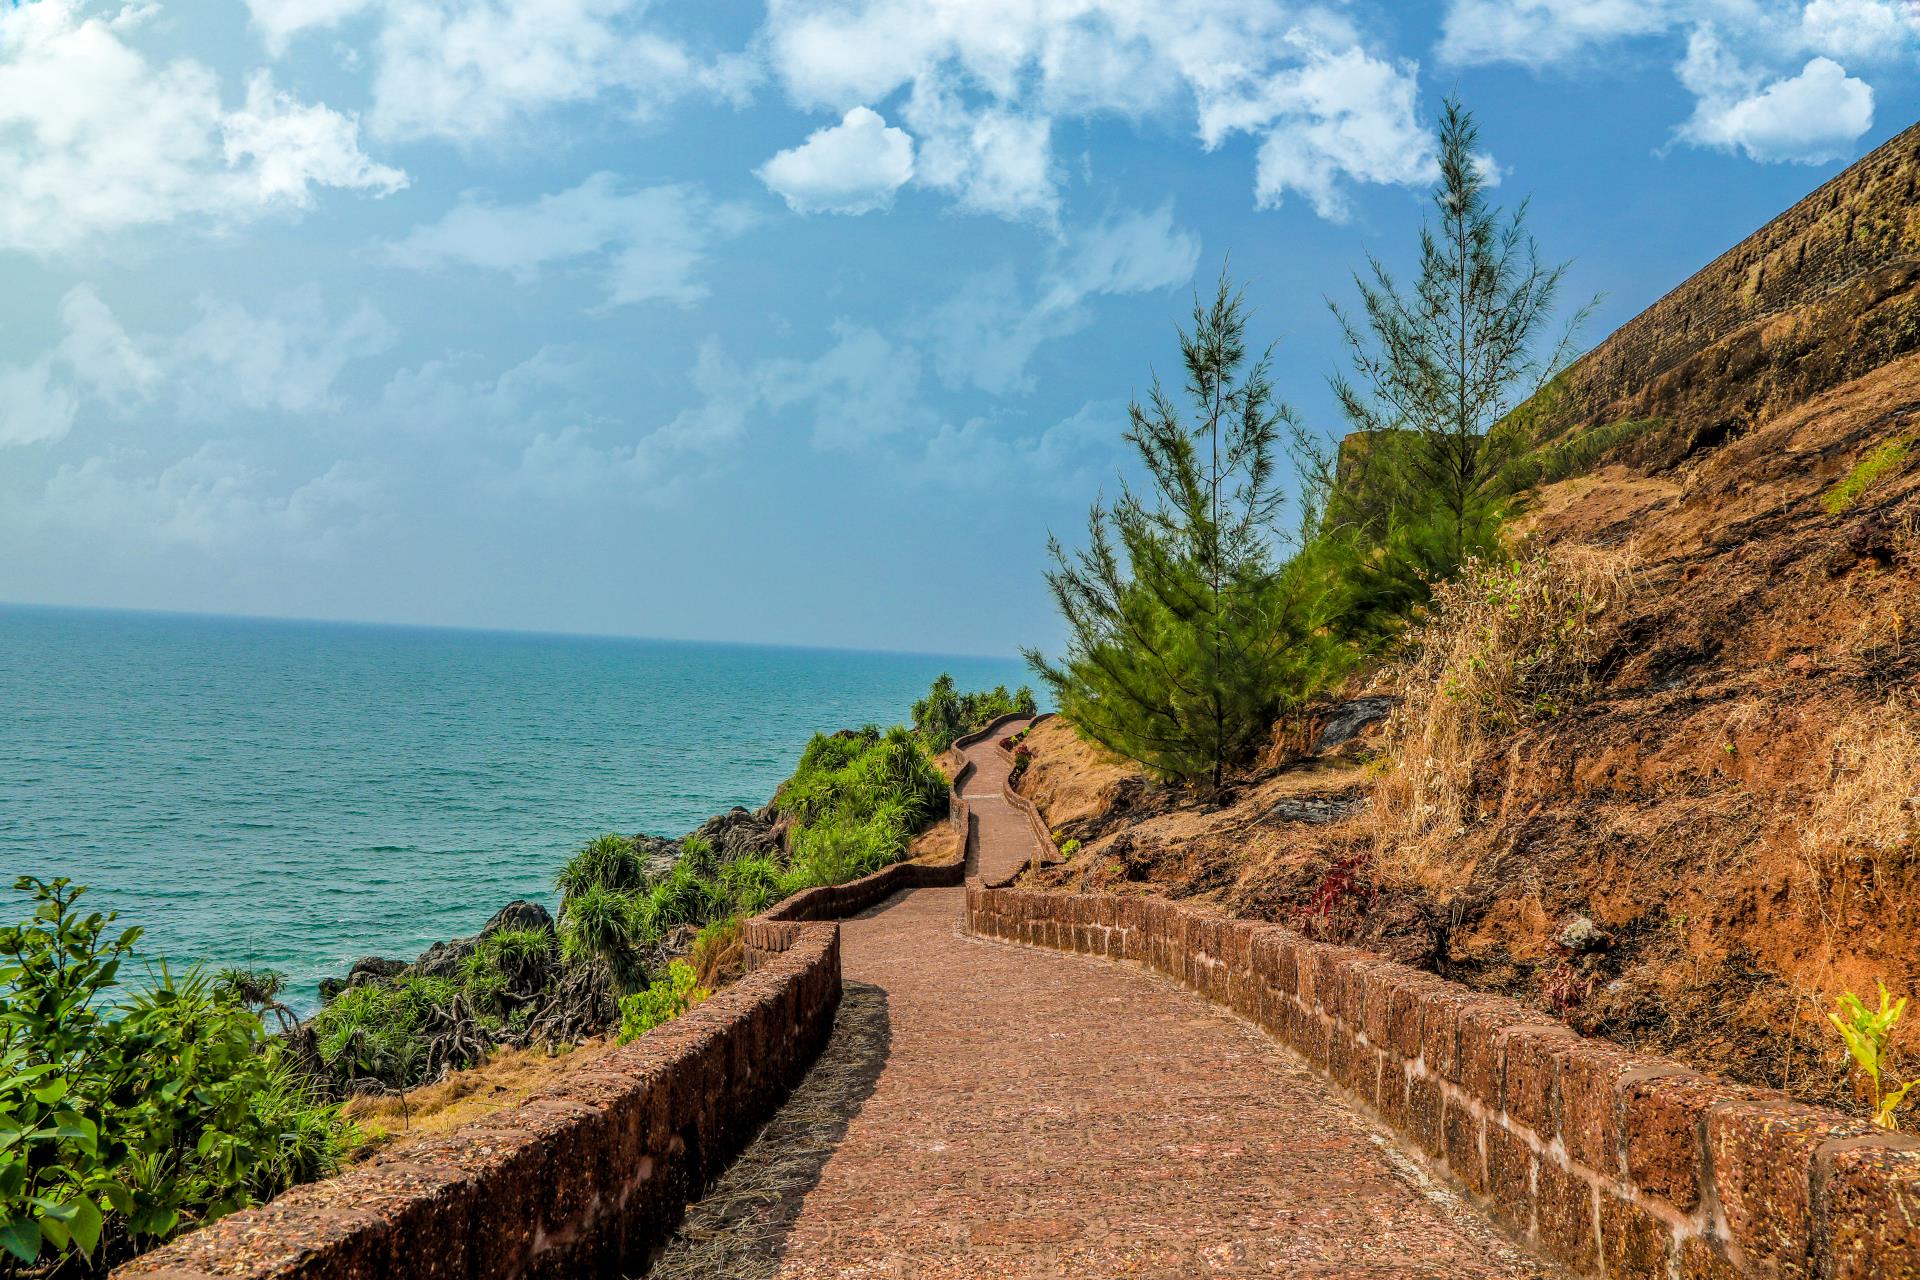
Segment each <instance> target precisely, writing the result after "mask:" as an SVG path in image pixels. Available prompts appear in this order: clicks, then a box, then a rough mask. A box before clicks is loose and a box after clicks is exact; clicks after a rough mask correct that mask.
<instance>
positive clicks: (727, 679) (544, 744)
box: [0, 606, 1027, 1005]
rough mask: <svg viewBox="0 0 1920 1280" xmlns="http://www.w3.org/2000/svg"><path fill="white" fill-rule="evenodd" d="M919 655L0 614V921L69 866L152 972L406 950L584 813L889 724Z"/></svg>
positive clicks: (542, 892)
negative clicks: (138, 939)
mask: <svg viewBox="0 0 1920 1280" xmlns="http://www.w3.org/2000/svg"><path fill="white" fill-rule="evenodd" d="M942 671H951V672H952V673H953V675H954V678H955V679H956V680H957V681H958V682H959V683H960V685H961V687H962V688H972V687H978V686H983V685H993V684H999V683H1006V684H1008V685H1010V686H1011V685H1016V684H1019V683H1022V682H1023V681H1025V680H1026V679H1027V675H1026V672H1025V670H1024V668H1023V667H1022V664H1021V663H1020V662H1019V661H1018V660H1015V659H992V658H964V657H940V656H929V655H923V654H899V653H864V652H853V651H835V650H820V649H794V648H768V647H759V646H747V645H723V644H699V643H681V642H673V641H656V640H627V639H602V638H588V637H573V636H553V635H532V634H516V633H500V632H477V631H455V630H441V629H427V628H410V627H382V626H362V625H349V624H333V623H315V622H284V621H268V620H255V619H239V618H213V617H197V616H184V615H170V614H141V613H122V612H108V611H96V610H70V609H44V608H30V607H22V606H0V871H3V872H4V873H5V876H4V882H3V883H0V893H3V894H5V896H6V898H8V899H13V901H7V902H6V903H5V906H6V910H5V911H4V912H0V917H4V918H5V919H8V920H11V919H15V918H18V917H19V916H20V915H21V914H23V912H22V911H21V910H20V904H21V903H24V901H25V898H24V896H23V895H17V894H14V893H13V892H12V891H11V889H10V887H9V886H11V884H12V882H13V880H14V878H15V877H16V876H17V875H20V874H22V873H27V872H31V873H34V874H37V875H40V876H46V877H51V876H56V875H62V876H69V877H71V878H72V879H74V880H76V881H78V882H81V883H84V884H86V885H89V886H90V887H91V889H92V892H91V893H90V894H89V897H88V900H89V902H91V903H92V904H93V905H94V906H96V907H98V908H101V909H109V908H110V909H113V910H117V911H119V912H120V914H121V917H122V923H124V924H138V925H141V926H143V927H144V928H145V929H146V931H147V933H146V937H145V940H144V941H143V943H142V950H143V952H144V953H145V954H146V955H147V956H148V957H151V958H156V959H157V958H158V957H161V956H165V957H167V958H168V959H169V960H170V961H171V962H173V963H175V964H180V963H185V962H192V961H209V962H212V963H215V964H240V963H252V964H260V965H268V966H271V967H273V968H277V969H280V970H282V971H284V972H285V973H286V974H287V975H288V977H289V978H290V979H291V980H292V982H293V984H294V986H295V989H296V994H297V995H298V996H299V1003H300V1004H301V1005H308V1004H310V1003H311V1002H312V1000H313V998H314V984H315V983H316V982H317V980H318V979H319V978H320V977H322V976H323V975H326V974H332V973H342V972H344V971H345V969H346V967H347V966H348V964H350V963H351V962H352V961H353V960H354V959H355V958H356V957H359V956H363V955H369V954H378V955H389V956H401V957H409V958H410V957H412V956H413V955H415V954H416V953H418V952H419V951H420V950H422V949H423V948H425V947H426V946H427V945H428V944H429V943H431V942H433V941H435V940H436V939H440V938H447V937H453V936H457V935H461V934H467V933H471V932H473V931H474V930H475V929H476V928H478V927H479V926H480V925H481V924H482V923H484V922H485V921H486V919H487V917H488V916H490V915H492V914H493V912H494V911H495V910H496V909H498V908H499V907H500V906H502V905H503V904H505V903H506V902H507V901H509V900H510V899H513V898H532V899H535V900H538V901H542V902H545V903H547V904H548V905H549V906H551V905H553V893H552V886H553V877H554V873H555V871H556V870H557V869H558V868H559V866H560V864H561V862H562V861H563V860H564V859H565V858H566V856H567V854H568V853H569V852H570V851H572V850H573V849H575V848H577V847H578V846H579V845H580V844H582V843H583V842H585V841H586V840H587V839H589V838H590V837H592V836H594V835H596V834H598V833H600V832H603V831H621V832H633V831H646V832H648V833H650V834H655V835H678V834H680V833H681V832H683V831H685V830H687V829H688V828H690V827H693V826H695V825H697V824H698V823H699V822H701V821H702V820H704V819H705V818H706V817H707V816H708V815H710V814H713V813H716V812H719V811H720V810H723V809H726V808H728V807H730V806H732V805H736V804H741V805H746V806H748V807H750V808H752V807H757V806H759V805H760V804H762V803H764V802H765V801H766V800H767V798H768V796H769V795H770V794H771V793H772V791H773V788H774V787H775V786H776V785H778V784H779V783H780V782H781V781H782V780H783V779H785V778H786V777H787V775H788V774H789V773H791V772H792V769H793V765H794V762H795V760H796V759H797V758H798V756H799V753H800V750H801V748H802V747H803V746H805V744H806V741H807V738H808V736H809V735H811V734H812V733H813V732H814V731H815V730H819V729H835V728H840V727H843V726H853V725H860V724H864V723H868V722H874V723H879V724H890V723H894V722H896V721H901V720H904V719H906V718H907V716H908V714H909V712H910V710H911V707H912V703H913V700H914V699H915V698H916V697H917V696H919V695H920V694H921V693H923V692H924V691H925V689H926V687H927V685H928V684H929V683H930V682H931V681H932V679H933V678H934V677H935V676H936V675H938V674H939V673H940V672H942Z"/></svg>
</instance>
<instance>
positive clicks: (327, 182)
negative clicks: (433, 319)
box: [0, 0, 407, 254]
mask: <svg viewBox="0 0 1920 1280" xmlns="http://www.w3.org/2000/svg"><path fill="white" fill-rule="evenodd" d="M138 25H139V24H138V22H137V21H133V20H131V19H130V15H129V14H128V12H127V11H125V10H123V11H122V12H121V13H120V14H119V15H116V16H114V17H106V16H99V15H95V16H83V15H82V12H81V5H80V4H79V3H78V0H36V2H35V3H32V4H25V5H18V6H9V7H7V8H3V9H0V241H3V242H4V243H6V244H7V245H9V246H11V247H13V248H17V249H24V250H26V251H28V252H32V253H40V254H46V253H53V252H59V251H64V250H68V249H71V248H73V247H75V246H77V245H82V244H86V243H88V242H89V241H91V240H92V239H93V238H94V237H97V236H99V235H102V234H105V233H110V232H115V231H119V230H122V229H124V228H128V227H135V226H143V225H157V224H164V223H171V222H176V221H180V220H183V219H190V218H192V219H200V220H204V221H206V222H208V223H210V224H212V225H214V226H227V225H232V224H235V223H238V222H243V221H247V220H249V219H252V218H256V217H259V216H261V215H262V214H264V213H267V212H270V211H272V210H275V209H303V208H306V207H308V206H310V205H311V204H312V203H313V199H314V190H315V188H319V187H336V188H344V189H349V190H357V191H365V192H371V193H373V194H375V195H384V194H387V193H390V192H393V191H396V190H398V189H399V188H400V187H402V186H404V185H405V184H406V181H407V179H406V175H405V174H403V173H401V172H400V171H399V170H398V169H394V168H390V167H388V166H386V165H383V164H379V163H377V162H375V161H374V160H372V159H371V158H369V157H368V156H367V155H366V154H365V153H364V152H362V150H361V148H360V141H359V125H358V123H357V122H356V121H355V120H354V119H353V117H351V116H348V115H343V114H341V113H340V112H337V111H334V110H332V109H331V108H329V107H326V106H322V105H318V104H306V103H302V102H300V101H298V100H297V99H295V98H293V97H291V96H290V95H288V94H285V93H282V92H280V91H278V90H276V89H274V87H273V85H272V82H271V81H270V80H269V79H267V78H266V76H265V75H264V73H262V74H258V75H256V76H255V77H254V78H253V79H252V80H251V81H250V83H249V85H248V88H247V95H246V100H245V102H244V104H243V105H242V106H240V107H238V108H237V109H228V108H227V107H226V106H225V105H224V104H223V103H222V101H221V94H220V86H219V82H218V79H217V78H216V77H215V76H214V74H213V73H212V72H211V71H210V70H208V69H207V68H206V67H204V66H202V65H201V64H200V63H198V62H195V61H193V60H192V59H190V58H178V59H175V60H173V61H171V62H166V63H155V62H152V61H150V60H149V59H148V58H147V57H146V56H144V55H143V54H142V53H141V52H140V51H139V50H138V49H136V48H134V47H133V45H131V44H130V43H128V41H127V39H126V38H125V37H126V36H127V35H128V34H129V33H130V32H131V31H132V30H133V29H134V28H136V27H137V26H138Z"/></svg>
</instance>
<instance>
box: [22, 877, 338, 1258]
mask: <svg viewBox="0 0 1920 1280" xmlns="http://www.w3.org/2000/svg"><path fill="white" fill-rule="evenodd" d="M14 888H15V889H17V890H19V891H21V892H24V893H29V894H32V895H33V900H34V914H33V916H32V917H31V918H30V919H29V920H27V921H25V922H24V923H22V924H20V925H16V926H13V927H10V928H6V929H0V1275H8V1274H13V1273H15V1272H16V1271H17V1270H18V1269H19V1268H20V1267H23V1266H35V1265H39V1264H45V1263H48V1262H51V1261H54V1260H56V1259H65V1260H66V1261H67V1264H68V1266H67V1268H66V1271H64V1272H63V1274H65V1273H73V1274H81V1275H90V1274H98V1273H103V1272H104V1271H105V1269H106V1268H107V1267H109V1266H111V1265H113V1264H115V1263H117V1262H118V1261H120V1260H122V1259H124V1258H125V1257H127V1256H130V1255H131V1254H132V1253H133V1252H134V1251H135V1250H136V1249H137V1248H140V1247H144V1246H145V1245H147V1244H151V1243H154V1242H157V1241H159V1240H162V1239H165V1238H166V1237H168V1236H170V1235H173V1234H174V1233H176V1232H178V1231H179V1230H181V1229H183V1228H185V1227H188V1226H192V1225H194V1224H196V1223H200V1222H205V1221H210V1220H212V1219H213V1218H216V1217H219V1216H221V1215H223V1214H225V1213H228V1212H231V1211H232V1210H233V1209H236V1208H239V1207H241V1206H242V1205H245V1204H248V1203H250V1202H252V1201H255V1200H260V1199H265V1198H267V1197H269V1196H271V1195H274V1194H276V1193H277V1192H279V1191H281V1190H283V1189H284V1188H286V1187H287V1186H290V1185H292V1184H294V1183H296V1182H304V1181H310V1180H312V1179H314V1178H317V1177H322V1176H324V1175H326V1174H327V1173H329V1172H331V1171H332V1170H333V1168H334V1167H335V1166H336V1165H337V1163H338V1160H339V1157H340V1153H341V1151H342V1149H343V1146H344V1144H345V1142H346V1140H347V1137H348V1135H349V1133H350V1129H349V1127H348V1126H347V1125H345V1123H344V1122H343V1121H341V1119H340V1116H339V1111H338V1109H337V1108H335V1107H332V1106H328V1105H326V1104H324V1103H321V1102H318V1101H316V1100H315V1099H314V1098H313V1096H312V1094H311V1092H310V1091H309V1089H308V1088H307V1086H306V1083H305V1080H304V1077H302V1076H300V1075H299V1074H298V1073H296V1072H294V1071H293V1070H292V1069H291V1067H290V1066H289V1065H288V1064H287V1063H286V1062H285V1061H284V1060H283V1059H282V1058H281V1057H280V1056H279V1054H278V1052H277V1050H276V1049H275V1048H274V1047H273V1045H272V1043H271V1042H270V1041H269V1040H268V1037H267V1034H266V1030H265V1028H264V1027H263V1026H262V1025H261V1022H260V1019H259V1018H258V1017H257V1016H256V1015H255V1014H254V1013H253V1012H252V1011H251V1010H250V1009H248V1008H247V1007H246V1005H245V1004H244V1003H243V1002H242V1000H241V999H240V997H239V996H238V994H236V992H235V991H234V990H233V989H232V987H231V986H230V985H228V984H226V983H223V982H219V981H217V980H215V979H214V978H213V977H212V976H210V975H208V974H206V973H205V972H203V971H200V970H194V971H191V972H189V973H187V974H185V975H183V976H179V977H176V976H175V975H173V974H171V973H169V972H168V971H167V970H166V969H165V967H164V966H163V967H162V968H161V969H160V970H159V972H158V974H157V975H156V977H155V979H154V980H153V982H152V983H151V984H149V985H148V986H147V987H145V988H142V989H139V990H136V991H134V992H133V993H132V994H131V995H130V996H128V997H127V998H126V999H125V1000H124V1001H123V1002H122V1003H121V1004H119V1005H118V1006H117V1007H116V1006H114V1005H113V1003H112V1000H113V993H114V991H115V989H116V988H117V987H118V986H119V971H120V968H121V966H122V965H123V964H124V963H125V962H126V961H127V960H128V959H129V958H131V956H132V954H133V949H134V946H135V944H136V943H137V942H138V940H139V936H140V931H139V930H138V929H128V930H125V931H122V932H120V933H118V934H117V935H115V934H114V933H112V932H111V930H110V926H111V925H112V923H113V920H114V917H113V916H112V915H111V914H105V915H103V914H101V913H98V912H93V913H83V912H82V911H81V910H80V909H79V908H78V903H79V901H80V899H81V897H82V896H83V895H84V893H85V890H84V889H83V888H81V887H79V886H75V885H72V884H70V883H69V882H68V881H66V880H53V881H42V880H39V879H37V878H34V877H31V876H29V877H22V878H21V879H20V880H18V881H16V882H15V884H14Z"/></svg>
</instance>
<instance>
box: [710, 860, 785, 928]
mask: <svg viewBox="0 0 1920 1280" xmlns="http://www.w3.org/2000/svg"><path fill="white" fill-rule="evenodd" d="M720 890H721V892H722V893H724V894H726V896H727V901H728V902H729V903H730V904H731V905H732V908H733V911H734V912H735V913H736V914H738V915H743V916H753V915H759V914H760V913H761V912H762V911H765V910H766V909H767V908H768V907H770V906H772V905H773V904H774V903H776V902H778V901H780V899H781V898H783V897H785V896H786V895H785V894H783V893H781V891H780V866H779V864H778V863H776V862H775V861H774V860H773V859H772V858H739V859H736V860H735V861H733V862H729V863H728V864H727V865H726V866H725V867H724V868H722V869H721V872H720Z"/></svg>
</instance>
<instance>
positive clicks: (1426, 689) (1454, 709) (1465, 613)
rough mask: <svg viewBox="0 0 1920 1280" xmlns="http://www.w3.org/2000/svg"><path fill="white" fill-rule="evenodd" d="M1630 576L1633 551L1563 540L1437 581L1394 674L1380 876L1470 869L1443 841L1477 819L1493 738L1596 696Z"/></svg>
mask: <svg viewBox="0 0 1920 1280" xmlns="http://www.w3.org/2000/svg"><path fill="white" fill-rule="evenodd" d="M1633 580H1634V558H1633V556H1632V555H1631V553H1629V552H1626V551H1618V550H1602V549H1599V548H1594V547H1586V546H1578V545H1571V544H1562V545H1558V546H1555V547H1552V548H1549V549H1547V550H1544V551H1539V552H1536V553H1534V554H1532V555H1530V556H1528V557H1526V558H1523V559H1521V560H1518V561H1516V562H1515V563H1514V564H1512V565H1489V564H1478V563H1475V564H1470V565H1468V566H1467V568H1466V569H1465V570H1464V571H1463V572H1462V573H1461V574H1460V576H1459V577H1458V578H1456V579H1454V580H1453V581H1451V582H1446V583H1442V584H1441V585H1440V586H1439V587H1438V588H1437V589H1436V590H1435V592H1434V598H1433V605H1432V609H1431V611H1430V613H1429V615H1428V618H1427V622H1426V623H1425V625H1424V626H1423V627H1422V628H1421V629H1420V631H1419V632H1418V633H1417V634H1416V635H1415V637H1414V639H1413V642H1412V644H1411V646H1410V647H1409V651H1408V655H1407V657H1406V658H1405V659H1404V660H1403V661H1402V663H1401V665H1400V667H1399V669H1398V671H1397V673H1396V679H1395V691H1396V692H1397V693H1398V694H1399V695H1400V698H1401V703H1400V706H1399V708H1398V709H1397V710H1396V711H1395V712H1394V716H1393V720H1392V721H1391V723H1390V724H1389V726H1388V743H1389V747H1388V752H1387V754H1386V755H1385V756H1383V757H1382V763H1381V768H1380V776H1379V779H1378V781H1377V782H1376V784H1375V787H1374V797H1373V808H1372V813H1373V819H1372V820H1373V823H1374V828H1375V830H1374V846H1375V851H1374V856H1375V860H1376V866H1377V868H1378V872H1379V874H1380V875H1382V877H1383V878H1385V879H1387V880H1390V881H1392V880H1397V881H1400V882H1402V883H1409V884H1417V885H1420V886H1421V887H1424V888H1426V889H1429V890H1432V891H1435V892H1438V893H1443V894H1444V893H1448V892H1451V891H1453V890H1454V889H1457V888H1458V887H1459V886H1460V883H1461V876H1462V875H1463V874H1464V868H1462V867H1461V866H1459V865H1458V860H1457V859H1452V858H1448V857H1447V856H1446V855H1445V853H1444V851H1443V846H1444V845H1445V843H1446V842H1447V841H1449V840H1451V839H1453V838H1454V837H1456V836H1458V835H1460V834H1462V833H1463V832H1464V830H1465V828H1466V825H1467V823H1468V822H1469V821H1470V820H1471V817H1472V814H1471V798H1472V791H1473V780H1474V775H1475V772H1476V770H1477V769H1478V768H1479V767H1480V765H1481V764H1482V763H1483V757H1484V755H1485V753H1486V751H1487V749H1488V746H1489V744H1490V743H1491V742H1492V741H1493V740H1494V739H1495V738H1496V737H1498V736H1501V735H1507V734H1511V733H1513V732H1514V731H1515V730H1517V729H1519V728H1521V727H1523V726H1524V725H1525V724H1527V723H1529V722H1534V721H1540V720H1544V719H1551V718H1553V717H1555V716H1558V715H1560V714H1561V713H1562V712H1564V711H1565V710H1567V709H1568V708H1569V707H1572V706H1574V705H1576V704H1578V703H1580V702H1582V701H1584V700H1585V699H1586V698H1587V697H1589V696H1590V695H1591V693H1592V692H1593V689H1594V687H1595V685H1596V673H1595V670H1594V664H1595V662H1596V661H1597V660H1598V658H1599V657H1600V656H1601V654H1602V653H1603V652H1604V651H1605V650H1606V648H1607V646H1608V645H1609V644H1610V643H1611V642H1612V640H1613V638H1614V631H1615V627H1616V625H1617V623H1616V620H1617V618H1618V617H1619V615H1620V613H1621V606H1622V604H1623V603H1624V601H1625V599H1626V597H1627V594H1628V592H1629V591H1631V589H1632V586H1633Z"/></svg>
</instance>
